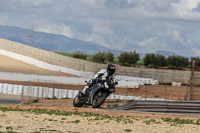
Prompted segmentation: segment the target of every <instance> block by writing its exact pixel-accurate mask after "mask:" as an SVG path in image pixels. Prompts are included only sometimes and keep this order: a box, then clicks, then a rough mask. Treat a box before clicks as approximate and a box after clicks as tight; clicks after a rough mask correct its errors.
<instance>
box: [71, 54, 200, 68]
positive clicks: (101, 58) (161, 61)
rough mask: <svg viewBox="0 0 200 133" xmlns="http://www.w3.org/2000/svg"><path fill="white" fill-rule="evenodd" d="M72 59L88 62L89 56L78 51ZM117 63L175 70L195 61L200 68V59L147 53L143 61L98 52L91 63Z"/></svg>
mask: <svg viewBox="0 0 200 133" xmlns="http://www.w3.org/2000/svg"><path fill="white" fill-rule="evenodd" d="M72 57H74V58H79V59H84V60H86V59H87V57H88V55H87V54H84V53H82V52H79V51H76V52H74V53H72ZM115 58H116V60H117V61H115V63H117V64H120V65H125V66H135V65H140V66H147V67H153V68H158V67H167V68H170V69H173V68H176V69H177V68H191V66H192V61H193V60H195V61H196V63H195V65H196V66H200V58H199V57H191V59H190V60H189V59H188V58H187V57H183V56H169V57H165V56H163V55H159V54H154V53H147V54H145V56H144V58H143V59H140V58H139V54H138V53H136V51H134V52H122V53H121V54H120V55H119V56H118V57H114V54H112V53H111V52H101V51H100V52H98V53H96V54H94V55H92V57H91V61H93V62H97V63H114V60H115Z"/></svg>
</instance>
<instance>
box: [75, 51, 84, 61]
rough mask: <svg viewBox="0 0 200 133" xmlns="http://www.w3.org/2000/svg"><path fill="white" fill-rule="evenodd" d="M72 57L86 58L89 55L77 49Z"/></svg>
mask: <svg viewBox="0 0 200 133" xmlns="http://www.w3.org/2000/svg"><path fill="white" fill-rule="evenodd" d="M72 57H74V58H78V59H84V60H86V58H87V55H86V54H84V53H82V52H80V51H76V52H75V53H73V54H72Z"/></svg>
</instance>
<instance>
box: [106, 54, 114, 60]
mask: <svg viewBox="0 0 200 133" xmlns="http://www.w3.org/2000/svg"><path fill="white" fill-rule="evenodd" d="M106 60H107V61H108V62H113V61H114V55H113V53H111V52H110V51H109V52H108V53H107V54H106Z"/></svg>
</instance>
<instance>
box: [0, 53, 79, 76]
mask: <svg viewBox="0 0 200 133" xmlns="http://www.w3.org/2000/svg"><path fill="white" fill-rule="evenodd" d="M0 71H1V72H13V73H23V74H39V75H57V76H73V77H77V76H75V75H72V74H68V73H62V72H56V71H49V70H46V69H42V68H39V67H36V66H33V65H31V64H28V63H25V62H22V61H18V60H15V59H12V58H10V57H7V56H3V55H0Z"/></svg>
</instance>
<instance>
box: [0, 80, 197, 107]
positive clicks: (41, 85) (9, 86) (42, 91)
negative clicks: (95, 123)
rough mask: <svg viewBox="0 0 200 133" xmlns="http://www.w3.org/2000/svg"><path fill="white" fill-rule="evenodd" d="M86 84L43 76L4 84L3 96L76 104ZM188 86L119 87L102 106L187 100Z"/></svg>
mask: <svg viewBox="0 0 200 133" xmlns="http://www.w3.org/2000/svg"><path fill="white" fill-rule="evenodd" d="M83 87H84V85H70V84H62V83H59V82H55V81H48V80H39V79H37V80H33V81H26V82H19V83H16V82H15V83H0V99H1V98H7V99H10V98H12V99H18V100H20V101H21V104H29V105H34V106H58V107H72V106H73V98H74V97H75V96H76V95H77V94H78V92H79V91H80V90H82V89H83ZM195 88H196V87H195ZM187 89H188V86H179V87H178V86H172V85H167V84H166V85H144V86H140V87H139V88H129V87H124V88H118V87H116V90H115V93H113V94H111V95H110V96H109V97H108V98H107V100H106V101H105V103H104V104H103V106H102V107H111V106H119V105H123V104H125V103H127V102H130V101H133V100H144V101H145V100H147V101H149V100H158V101H168V100H176V101H184V100H188V99H186V95H187ZM199 94H200V89H199ZM199 96H200V95H199ZM199 98H200V97H199ZM0 101H1V100H0Z"/></svg>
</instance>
